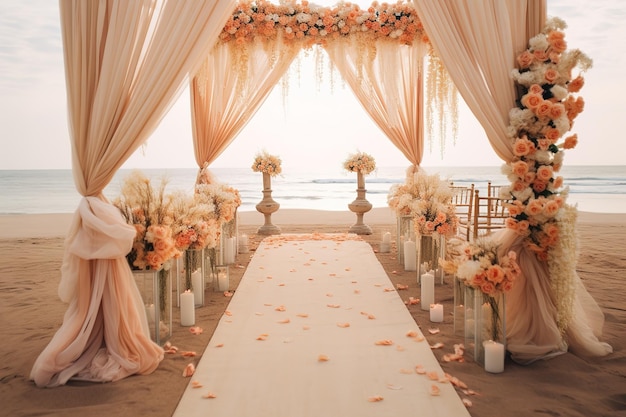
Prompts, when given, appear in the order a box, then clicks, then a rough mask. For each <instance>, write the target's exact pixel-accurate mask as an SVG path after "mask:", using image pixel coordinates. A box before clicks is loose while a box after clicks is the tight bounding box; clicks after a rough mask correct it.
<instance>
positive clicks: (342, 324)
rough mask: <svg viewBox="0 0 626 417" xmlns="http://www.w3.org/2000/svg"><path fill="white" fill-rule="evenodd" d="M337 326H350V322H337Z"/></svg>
mask: <svg viewBox="0 0 626 417" xmlns="http://www.w3.org/2000/svg"><path fill="white" fill-rule="evenodd" d="M337 327H342V328H344V329H345V328H346V327H350V323H337Z"/></svg>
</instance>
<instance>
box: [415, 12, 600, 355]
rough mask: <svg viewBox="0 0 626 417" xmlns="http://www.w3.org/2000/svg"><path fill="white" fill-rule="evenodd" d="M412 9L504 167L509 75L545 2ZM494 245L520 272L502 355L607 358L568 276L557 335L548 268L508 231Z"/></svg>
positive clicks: (581, 292)
mask: <svg viewBox="0 0 626 417" xmlns="http://www.w3.org/2000/svg"><path fill="white" fill-rule="evenodd" d="M414 5H415V8H416V9H417V11H418V14H419V15H420V18H421V19H422V23H423V24H424V27H425V29H426V32H427V33H428V35H429V38H430V40H431V43H432V45H433V48H434V49H435V51H436V52H437V54H438V55H439V56H440V57H441V59H442V61H443V64H444V65H445V67H446V69H447V70H448V72H449V74H450V77H451V78H452V80H453V81H454V83H455V85H456V86H457V88H458V90H459V92H460V93H461V95H462V97H463V98H464V99H465V101H466V103H467V104H468V106H469V108H470V109H471V110H472V112H473V113H474V115H475V116H476V118H477V119H478V121H479V122H480V123H481V125H482V126H483V128H484V129H485V132H486V134H487V137H488V139H489V141H490V143H491V145H492V147H493V149H494V150H495V152H496V153H497V154H498V156H499V157H500V158H501V159H502V160H504V161H505V162H510V161H512V160H513V158H514V155H513V152H512V144H513V141H512V140H510V138H509V136H508V134H507V128H508V125H509V118H508V114H509V111H510V110H511V108H512V107H514V106H515V102H516V101H515V100H516V91H515V88H514V82H513V80H512V78H511V76H510V73H511V70H512V69H513V68H515V58H516V56H517V55H518V54H519V53H520V52H521V51H523V50H524V49H525V48H526V46H527V42H528V39H530V38H531V37H532V36H534V35H536V34H537V33H539V32H540V31H541V29H542V28H543V26H544V24H545V19H546V1H545V0H511V1H506V2H504V1H499V0H490V1H484V2H475V1H472V0H414ZM496 239H498V240H500V242H501V243H502V245H501V250H503V251H508V250H509V249H510V250H514V251H515V252H516V253H517V256H518V260H519V263H520V267H521V270H522V275H521V277H520V278H519V279H518V281H517V282H516V283H515V285H514V287H513V289H512V290H511V291H510V292H509V293H507V312H506V320H507V323H506V328H507V350H509V351H510V352H511V354H512V357H513V359H514V360H516V361H518V362H520V363H531V362H533V361H535V360H537V359H543V358H549V357H552V356H554V355H558V354H561V353H564V352H565V351H567V350H568V348H569V349H570V350H572V351H574V352H576V353H578V354H582V355H606V354H607V353H610V352H611V351H612V349H611V347H610V346H609V345H607V344H606V343H602V342H600V341H599V340H598V338H597V336H599V335H600V334H601V329H602V325H603V323H604V318H603V315H602V312H601V310H600V309H599V307H598V305H597V303H596V302H595V301H594V300H593V298H592V297H591V296H590V295H589V294H588V293H587V291H586V290H585V288H584V286H583V285H582V283H581V281H580V278H579V277H578V276H577V274H576V273H575V271H572V274H573V276H574V281H575V285H576V296H575V300H574V312H573V318H572V320H571V321H570V323H569V327H568V329H567V331H566V334H565V335H564V334H562V333H561V331H560V329H559V328H558V325H557V317H556V316H557V308H556V305H555V299H554V294H553V291H552V289H551V287H550V273H549V265H548V264H547V263H546V262H541V261H539V260H537V258H536V257H535V255H534V254H533V253H532V252H530V251H529V250H527V249H526V248H525V246H524V243H523V238H521V237H519V236H518V235H517V234H516V233H515V232H513V231H511V230H503V231H502V232H499V233H498V234H497V236H496ZM575 267H576V265H571V268H573V269H574V268H575Z"/></svg>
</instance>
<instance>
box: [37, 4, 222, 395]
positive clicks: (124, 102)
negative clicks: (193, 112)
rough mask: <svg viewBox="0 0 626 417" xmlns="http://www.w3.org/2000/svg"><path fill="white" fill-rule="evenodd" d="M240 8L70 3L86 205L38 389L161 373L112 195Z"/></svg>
mask: <svg viewBox="0 0 626 417" xmlns="http://www.w3.org/2000/svg"><path fill="white" fill-rule="evenodd" d="M232 8H233V3H232V2H231V1H230V0H217V1H212V2H200V1H197V2H192V1H190V2H179V1H171V0H170V1H167V0H163V1H155V0H133V1H127V0H103V1H98V2H90V1H82V0H61V1H60V16H61V30H62V38H63V47H64V59H65V68H66V83H67V101H68V114H69V129H70V141H71V144H72V162H73V173H74V180H75V184H76V188H77V190H78V192H79V193H80V194H81V195H82V196H83V199H82V200H81V201H80V203H79V207H78V209H77V210H76V212H75V214H74V218H73V223H72V226H71V229H70V231H69V233H68V236H67V238H66V248H65V256H64V262H63V267H62V277H61V284H60V286H59V295H60V296H61V299H62V300H63V301H65V302H68V303H69V306H68V309H67V311H66V314H65V316H64V319H63V324H62V325H61V327H60V328H59V330H58V331H57V332H56V334H55V335H54V337H53V338H52V340H51V341H50V343H49V344H48V346H47V347H46V348H45V349H44V350H43V352H42V353H41V354H40V356H39V357H38V358H37V360H36V362H35V364H34V366H33V369H32V372H31V379H32V380H34V381H35V383H36V385H37V386H48V387H53V386H58V385H62V384H65V383H66V382H67V381H68V380H69V379H70V378H73V379H79V380H88V381H101V382H104V381H115V380H118V379H121V378H124V377H126V376H129V375H132V374H146V373H150V372H152V371H153V370H154V369H155V368H156V367H157V366H158V364H159V363H160V361H161V360H162V359H163V350H162V348H161V347H159V346H158V345H156V344H154V343H153V342H151V340H150V337H149V333H148V327H147V319H146V316H145V312H144V309H143V307H142V301H141V299H140V295H139V292H138V289H137V287H136V285H135V283H134V280H133V277H132V273H131V270H130V267H129V266H128V263H127V262H126V259H125V255H126V254H127V253H128V252H129V251H130V249H131V245H132V241H133V238H134V235H135V230H134V228H133V227H131V226H128V225H126V224H125V222H124V220H123V218H122V216H121V214H120V213H119V211H118V210H117V209H116V208H115V207H114V206H112V205H111V204H109V203H108V201H107V200H106V198H105V197H104V195H103V194H102V190H103V189H104V187H105V186H106V185H107V184H108V183H109V181H110V180H111V179H112V177H113V175H114V174H115V172H116V171H117V169H118V168H119V167H120V166H121V165H122V164H123V163H124V161H125V160H126V159H127V158H128V157H129V156H130V155H131V154H132V153H133V152H134V151H135V150H136V149H137V148H138V147H139V146H140V145H141V144H143V143H144V142H145V141H146V139H147V138H148V136H149V135H150V133H152V131H153V130H154V128H155V127H156V126H157V124H158V123H159V121H160V119H161V118H162V116H163V114H164V113H165V112H166V110H167V109H168V106H169V105H170V103H171V102H172V101H173V99H174V98H175V96H176V94H177V92H178V91H179V90H180V88H181V86H182V85H183V83H184V81H185V78H186V77H187V74H188V73H189V72H193V71H195V69H196V68H197V66H198V65H199V64H200V62H201V60H202V58H203V57H205V56H206V55H207V53H208V51H209V49H210V47H211V45H212V43H214V42H215V40H216V39H217V36H218V34H219V32H220V30H221V29H222V27H223V25H224V23H225V22H226V19H227V18H228V16H229V14H230V13H231V12H232Z"/></svg>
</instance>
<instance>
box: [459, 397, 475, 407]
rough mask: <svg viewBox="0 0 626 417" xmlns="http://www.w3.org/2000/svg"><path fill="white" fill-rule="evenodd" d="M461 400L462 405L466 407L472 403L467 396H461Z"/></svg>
mask: <svg viewBox="0 0 626 417" xmlns="http://www.w3.org/2000/svg"><path fill="white" fill-rule="evenodd" d="M461 401H462V402H463V405H464V406H466V407H467V408H470V407H471V406H473V405H474V404H473V403H472V401H471V400H470V399H469V398H463V399H462V400H461Z"/></svg>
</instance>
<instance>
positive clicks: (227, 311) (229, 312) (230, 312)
mask: <svg viewBox="0 0 626 417" xmlns="http://www.w3.org/2000/svg"><path fill="white" fill-rule="evenodd" d="M224 314H225V315H226V316H229V317H230V316H232V315H233V312H232V311H230V310H225V311H224Z"/></svg>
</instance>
